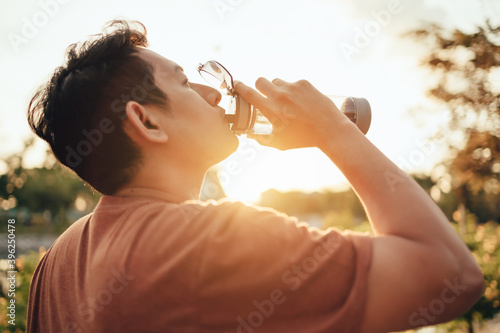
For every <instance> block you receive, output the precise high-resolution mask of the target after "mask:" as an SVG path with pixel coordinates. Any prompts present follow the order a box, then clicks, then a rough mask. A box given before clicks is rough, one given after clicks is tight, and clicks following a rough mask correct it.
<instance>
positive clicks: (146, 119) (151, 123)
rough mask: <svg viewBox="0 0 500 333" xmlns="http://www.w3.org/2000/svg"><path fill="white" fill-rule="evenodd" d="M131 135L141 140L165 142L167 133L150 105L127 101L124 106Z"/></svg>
mask: <svg viewBox="0 0 500 333" xmlns="http://www.w3.org/2000/svg"><path fill="white" fill-rule="evenodd" d="M125 113H126V115H127V118H126V120H128V123H129V126H126V127H129V129H130V130H132V132H133V133H130V134H131V135H137V136H139V137H140V138H142V139H143V140H146V141H150V142H154V143H165V142H167V141H168V135H167V133H166V132H165V131H164V128H162V127H161V126H160V124H159V122H158V119H157V117H156V113H154V112H153V110H152V109H151V108H150V107H145V106H144V105H141V104H139V103H137V102H136V101H128V102H127V104H126V106H125Z"/></svg>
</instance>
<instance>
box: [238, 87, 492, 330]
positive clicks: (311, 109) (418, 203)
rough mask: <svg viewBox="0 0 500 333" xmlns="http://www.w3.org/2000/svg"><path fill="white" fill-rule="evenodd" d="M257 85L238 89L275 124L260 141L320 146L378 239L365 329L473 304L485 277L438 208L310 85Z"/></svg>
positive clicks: (426, 320)
mask: <svg viewBox="0 0 500 333" xmlns="http://www.w3.org/2000/svg"><path fill="white" fill-rule="evenodd" d="M256 87H257V89H258V90H259V91H260V92H261V93H262V94H263V95H264V96H263V95H261V94H259V93H258V92H256V91H255V90H253V89H251V88H249V87H247V86H245V85H244V84H242V83H240V82H238V83H237V85H236V89H237V91H238V92H239V93H240V94H241V95H242V96H243V98H244V99H246V100H247V101H249V102H250V103H251V104H253V105H255V106H256V107H257V108H258V109H259V110H261V111H262V113H264V115H266V116H267V117H268V118H269V119H270V120H271V121H273V120H274V121H275V122H277V123H280V124H279V125H280V126H279V128H280V130H279V131H277V133H276V134H275V135H274V137H273V138H272V139H271V140H266V141H265V144H266V145H269V146H271V147H276V148H279V149H293V148H301V147H319V148H320V149H321V150H322V151H323V152H324V153H325V154H326V155H327V156H328V157H329V158H330V159H331V160H332V162H333V163H335V165H336V166H337V167H338V168H339V169H340V170H341V171H342V172H343V174H344V175H345V176H346V177H347V179H348V180H349V182H350V183H351V185H352V187H353V188H354V190H355V191H356V193H357V195H358V196H359V198H360V200H361V201H362V203H363V205H364V207H365V210H366V212H367V215H368V218H369V220H370V223H371V224H372V227H373V230H374V231H375V233H376V237H375V239H374V251H373V258H372V268H371V271H370V274H369V276H368V277H367V278H368V282H369V295H368V305H367V310H366V314H365V319H364V321H363V331H364V332H372V333H373V332H387V331H393V330H403V329H408V328H413V327H415V326H422V325H431V324H436V323H439V322H443V321H447V320H450V319H452V318H453V317H456V316H458V315H460V314H461V313H462V312H464V311H465V310H466V309H467V308H468V307H470V306H471V305H472V304H473V303H474V302H475V301H476V300H477V299H478V297H479V296H480V295H481V293H482V291H483V279H482V273H481V271H480V269H479V267H478V265H477V263H476V262H475V260H474V259H473V257H472V255H471V254H470V252H469V251H468V249H467V247H466V246H465V244H463V242H462V241H461V240H460V238H459V237H458V236H457V234H456V233H455V231H454V230H453V228H451V226H450V224H449V222H448V220H447V219H446V217H445V216H444V214H443V213H442V212H441V210H440V209H439V207H437V205H436V204H435V203H434V202H433V201H432V200H431V199H430V197H429V196H428V195H427V193H425V191H424V190H423V189H422V188H421V187H420V186H419V185H418V184H417V183H416V182H415V181H414V180H413V179H411V177H409V176H408V175H406V174H405V173H404V172H403V171H401V170H400V169H399V168H398V167H397V166H396V165H395V164H394V163H392V162H391V161H390V160H389V159H388V158H387V157H386V156H385V155H383V154H382V153H381V152H380V151H379V150H378V149H377V148H376V147H375V146H374V145H373V144H372V143H371V142H370V141H369V140H368V139H367V138H366V137H365V136H364V135H363V134H362V133H361V131H359V130H358V129H357V127H356V126H355V125H354V124H353V123H352V122H350V120H349V119H347V117H345V116H344V115H343V114H342V113H341V112H340V111H339V110H338V109H337V108H336V107H335V105H334V104H333V103H332V102H331V101H330V99H328V98H327V97H326V96H324V95H322V94H321V93H320V92H318V91H317V90H316V89H315V88H314V87H313V86H312V85H311V84H310V83H309V82H307V81H299V82H296V83H288V82H285V81H282V80H279V79H276V80H274V81H273V82H269V81H268V80H266V79H262V78H261V79H259V80H257V82H256ZM261 142H262V141H261ZM443 297H444V299H443ZM436 300H437V301H436ZM441 304H443V306H444V308H443V306H441ZM429 307H431V308H430V310H429ZM426 309H427V310H426Z"/></svg>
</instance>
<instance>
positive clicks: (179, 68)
mask: <svg viewBox="0 0 500 333" xmlns="http://www.w3.org/2000/svg"><path fill="white" fill-rule="evenodd" d="M175 71H176V72H179V71H180V72H183V73H184V68H182V67H181V66H179V65H176V66H175Z"/></svg>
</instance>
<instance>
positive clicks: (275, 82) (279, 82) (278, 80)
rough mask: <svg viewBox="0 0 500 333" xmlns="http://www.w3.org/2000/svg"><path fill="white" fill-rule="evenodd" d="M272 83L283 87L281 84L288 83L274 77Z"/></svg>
mask: <svg viewBox="0 0 500 333" xmlns="http://www.w3.org/2000/svg"><path fill="white" fill-rule="evenodd" d="M273 84H274V85H276V86H278V87H283V86H286V85H288V84H290V83H289V82H286V81H285V80H282V79H278V78H276V79H274V80H273Z"/></svg>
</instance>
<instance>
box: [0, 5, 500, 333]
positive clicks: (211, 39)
mask: <svg viewBox="0 0 500 333" xmlns="http://www.w3.org/2000/svg"><path fill="white" fill-rule="evenodd" d="M1 8H2V10H1V12H0V27H1V32H2V33H1V37H0V47H1V53H0V73H1V74H2V79H1V80H0V142H1V145H0V158H1V159H0V221H1V223H0V225H1V226H2V229H1V230H0V236H1V237H0V244H1V246H0V253H1V258H2V259H4V258H7V254H8V252H7V220H8V219H9V218H14V219H16V256H17V257H18V260H17V263H16V264H17V266H18V271H19V272H20V273H19V275H18V290H19V294H18V295H22V296H21V297H20V299H19V300H18V302H17V305H18V308H17V311H18V319H17V320H16V326H12V325H9V324H8V323H7V319H6V316H5V314H6V313H5V311H6V309H5V306H4V305H5V304H6V302H7V298H6V289H5V286H6V280H5V274H1V275H0V282H1V285H2V288H1V289H0V315H1V316H0V331H2V332H3V331H5V332H24V330H25V318H24V317H23V311H25V306H26V301H27V293H28V290H29V281H30V278H31V274H32V273H33V270H34V268H35V266H36V263H37V262H38V260H39V258H40V256H41V255H42V254H43V253H44V251H45V250H46V249H47V248H48V247H50V245H51V244H52V243H53V241H54V240H55V239H56V238H57V237H58V235H59V234H60V233H62V232H63V231H64V230H65V229H66V228H67V227H68V226H69V225H71V223H72V222H74V221H75V220H76V219H78V218H79V217H81V216H83V215H85V214H88V213H89V212H91V211H92V209H93V207H94V206H95V204H96V203H97V201H98V200H99V197H100V195H99V194H98V193H96V192H94V191H92V189H91V188H89V187H88V186H86V185H85V184H84V183H82V182H81V181H80V180H79V179H78V178H77V177H76V176H74V175H73V174H72V173H71V172H70V171H68V170H67V169H65V168H62V167H60V166H59V165H58V164H57V162H56V160H55V158H54V157H53V155H51V154H50V152H48V150H47V148H48V147H47V145H46V144H45V143H44V142H43V141H42V140H40V139H38V138H35V137H34V136H33V134H31V132H30V130H29V128H28V125H27V122H26V110H27V106H28V102H29V99H30V98H31V95H32V94H33V93H34V91H35V90H36V88H37V87H38V86H39V85H40V84H42V83H44V82H45V81H46V80H47V79H48V78H49V76H50V75H51V73H52V72H53V71H54V69H55V68H56V67H57V66H59V65H61V64H62V63H63V61H64V53H65V50H66V48H67V47H68V46H69V45H70V44H72V43H75V42H78V41H83V40H85V39H86V38H87V37H88V36H89V35H92V34H97V33H100V32H101V30H102V28H103V25H104V24H105V23H106V22H108V21H109V20H112V19H116V18H125V19H132V20H138V21H141V22H142V23H144V24H145V26H146V28H147V29H148V38H149V41H150V45H151V49H152V50H154V51H156V52H158V53H160V54H162V55H164V56H165V57H167V58H169V59H171V60H173V61H175V62H177V63H178V64H180V65H181V66H182V67H183V68H184V70H185V72H186V74H187V76H188V77H189V79H190V80H191V81H194V82H200V83H204V81H203V80H202V79H201V77H199V75H198V73H197V72H196V70H195V68H196V65H197V64H198V63H200V62H205V61H207V60H211V59H214V60H218V61H219V62H221V63H222V64H223V65H224V66H225V67H226V68H228V69H229V71H230V72H231V74H232V75H233V77H234V78H235V79H238V80H241V81H244V82H245V83H247V84H249V85H253V83H254V82H255V80H256V79H257V78H258V77H260V76H263V77H266V78H268V79H273V78H275V77H280V78H282V79H285V80H288V81H297V80H299V79H307V80H309V81H310V82H311V83H313V84H314V85H315V86H316V87H317V88H318V89H319V90H320V91H322V92H323V93H325V94H329V95H347V96H359V97H365V98H367V99H368V100H369V102H370V104H371V107H372V125H371V128H370V130H369V132H368V134H367V137H368V138H369V139H370V140H371V141H372V142H373V143H374V144H375V145H376V146H377V147H378V148H379V149H380V150H381V151H382V152H384V153H385V154H386V155H387V156H388V157H389V158H390V159H391V160H393V161H394V162H395V163H396V164H398V165H399V166H400V167H401V168H402V169H403V170H404V171H406V172H408V173H410V174H411V175H412V176H413V177H414V178H415V179H416V180H417V181H418V182H419V183H420V184H421V185H422V186H423V187H424V189H425V190H426V191H428V193H429V195H430V196H431V197H432V198H433V199H434V200H435V201H436V202H437V203H438V205H439V206H440V207H441V208H442V209H443V211H444V212H445V214H446V215H447V216H448V218H449V220H450V223H452V224H453V225H454V227H455V228H456V230H457V233H459V235H460V236H461V237H462V238H463V239H464V241H466V242H467V244H468V246H469V248H470V249H471V251H472V252H473V254H474V256H475V257H476V259H477V261H478V262H479V263H480V265H481V266H482V268H483V272H484V277H485V283H486V292H485V294H484V296H483V297H482V298H481V300H480V301H479V302H478V303H477V304H476V305H475V306H474V307H473V308H472V309H471V310H470V311H469V312H467V313H466V314H465V315H464V316H462V317H461V318H459V319H457V320H455V321H453V322H450V323H447V324H444V325H440V326H438V327H432V328H426V329H422V330H420V331H422V332H424V331H425V332H499V331H500V328H499V322H500V318H499V317H498V315H497V313H498V310H499V308H500V301H499V297H498V295H499V287H498V283H499V282H500V245H499V241H500V227H499V226H498V223H499V222H500V194H499V192H500V69H499V66H500V0H461V1H455V2H452V1H446V0H375V1H373V0H372V1H370V2H363V3H361V2H354V1H346V0H307V1H306V0H289V1H284V0H283V1H265V0H169V1H160V0H145V1H141V2H139V1H129V0H126V1H116V0H109V1H96V0H87V1H81V0H37V1H34V0H24V1H12V0H10V1H9V0H2V2H1ZM223 107H224V106H223ZM367 168H369V165H367ZM223 197H229V198H232V199H235V200H243V201H248V202H253V203H257V204H259V205H262V206H268V207H273V208H275V209H277V210H280V211H283V212H286V213H288V214H290V215H295V216H297V217H299V218H300V219H301V220H303V221H306V222H308V223H310V224H311V225H313V226H316V227H319V228H328V227H337V228H340V229H344V228H349V229H355V230H361V231H368V232H370V226H369V224H368V223H367V219H366V216H365V214H364V211H363V208H362V206H361V204H360V202H359V200H358V199H357V198H356V196H355V194H354V193H353V191H352V190H351V189H350V187H349V184H348V183H347V182H346V180H345V178H344V177H343V176H342V174H341V173H340V172H339V171H338V170H337V169H336V168H335V166H334V165H332V164H331V162H330V161H329V160H328V159H327V158H326V157H325V156H323V155H322V154H321V152H320V151H319V150H316V149H301V150H294V151H287V152H280V151H277V150H274V149H270V148H265V147H262V146H260V145H258V144H257V143H256V142H255V141H252V140H249V139H247V138H244V137H242V138H240V147H239V149H238V151H236V152H235V153H234V154H233V155H232V156H231V157H229V158H228V159H227V160H225V161H223V162H221V163H220V164H219V165H217V166H215V167H214V168H212V169H211V170H210V171H209V173H208V174H207V177H206V179H205V184H204V187H203V190H202V200H208V199H220V198H223ZM0 270H2V271H6V270H7V268H6V265H5V260H4V261H2V262H0ZM24 316H25V315H24Z"/></svg>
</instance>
